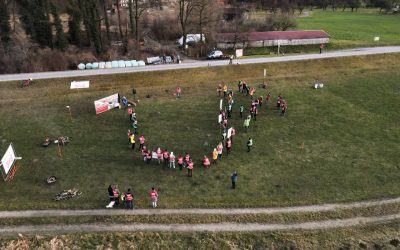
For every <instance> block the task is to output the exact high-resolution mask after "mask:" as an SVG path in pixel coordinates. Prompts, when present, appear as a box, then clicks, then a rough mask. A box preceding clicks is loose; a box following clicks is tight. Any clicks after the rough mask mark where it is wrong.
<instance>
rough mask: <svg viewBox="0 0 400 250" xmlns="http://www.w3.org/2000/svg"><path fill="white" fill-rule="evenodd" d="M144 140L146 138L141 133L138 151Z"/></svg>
mask: <svg viewBox="0 0 400 250" xmlns="http://www.w3.org/2000/svg"><path fill="white" fill-rule="evenodd" d="M145 141H146V139H145V138H144V136H143V135H141V136H140V137H139V151H140V150H142V148H143V146H144V142H145Z"/></svg>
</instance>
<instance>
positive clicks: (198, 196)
mask: <svg viewBox="0 0 400 250" xmlns="http://www.w3.org/2000/svg"><path fill="white" fill-rule="evenodd" d="M399 63H400V55H398V54H394V55H381V56H366V57H352V58H341V59H327V60H313V61H301V62H289V63H275V64H256V65H234V66H226V67H215V68H214V67H212V68H199V69H191V70H175V71H165V72H148V73H134V74H124V75H114V76H96V77H89V78H85V79H90V80H91V87H90V89H88V90H70V89H69V83H70V81H71V79H56V80H38V81H36V84H35V85H33V86H31V87H28V88H19V87H18V86H17V83H0V96H1V97H2V98H1V100H0V107H1V108H0V117H1V118H2V119H1V123H0V136H1V138H0V142H1V145H0V149H1V152H4V151H5V150H6V148H7V146H8V143H10V142H13V144H14V146H15V148H16V151H17V152H18V154H20V155H21V156H22V157H23V159H22V160H21V161H19V162H18V166H19V169H18V171H17V173H16V175H15V178H14V180H13V181H12V182H10V183H4V182H1V183H0V190H1V193H2V197H3V198H2V199H1V200H0V209H2V210H10V209H28V208H36V209H45V208H103V207H104V206H105V205H106V203H107V201H108V194H107V187H108V185H110V184H116V185H118V186H119V188H120V190H121V191H126V190H127V189H128V188H132V189H133V193H134V195H135V198H136V207H149V205H150V204H149V198H148V190H149V188H150V187H151V186H155V187H156V188H157V189H158V191H159V195H160V201H159V207H163V208H181V207H263V206H283V205H299V204H314V203H323V202H339V201H353V200H363V199H375V198H383V197H394V196H399V194H400V186H399V185H398V180H399V178H400V171H399V168H400V160H399V157H398V152H399V151H400V144H399V141H400V128H399V122H400V120H399V117H400V116H399V115H400V114H399V112H400V111H399V110H400V101H399V100H400V98H399V94H400V89H399V81H400V72H399V70H398V66H397V65H398V64H399ZM264 68H266V69H267V71H268V74H269V75H270V76H268V78H267V82H268V90H264V89H261V88H258V87H256V90H257V92H256V96H260V95H263V96H264V97H265V95H266V94H267V93H268V91H271V93H272V96H273V99H272V100H273V103H269V104H267V105H263V106H262V107H261V110H260V113H259V116H258V118H257V121H255V122H253V121H252V123H251V125H250V130H249V131H248V132H247V133H245V132H244V131H243V129H242V124H243V121H242V120H241V119H240V118H239V111H238V108H239V105H240V104H244V105H245V107H246V108H248V107H249V105H250V98H249V97H247V96H245V95H241V94H236V95H235V106H234V112H233V116H232V119H231V120H230V124H232V125H233V126H235V127H236V129H237V135H236V137H235V138H234V143H233V152H232V154H231V155H229V156H228V157H227V156H226V154H225V153H224V156H223V159H222V161H220V162H218V164H217V165H212V166H211V169H209V170H206V169H203V167H202V166H201V165H200V160H201V158H202V156H203V155H204V154H207V155H208V156H209V157H211V152H212V149H213V148H214V147H215V146H216V144H217V143H218V142H219V140H220V135H219V125H218V123H217V114H218V106H219V98H218V97H217V94H216V88H217V85H218V84H219V83H228V84H229V85H231V86H232V87H233V89H234V91H235V93H236V91H237V87H236V84H237V81H238V80H246V81H247V82H248V83H250V85H252V86H257V85H256V83H259V82H260V81H261V79H262V78H261V76H262V72H263V69H264ZM316 82H323V83H324V85H325V86H324V88H323V89H320V90H315V89H313V88H312V84H313V83H316ZM133 85H134V87H135V88H136V89H137V92H138V95H137V96H138V98H139V99H140V104H139V105H138V106H137V108H136V113H137V116H138V121H139V134H143V135H145V137H146V144H147V145H148V147H150V148H151V149H154V148H156V147H157V146H161V147H162V148H167V149H168V150H169V151H173V152H174V153H175V155H179V154H185V153H186V152H188V153H190V154H191V156H192V157H193V158H194V159H195V160H196V164H195V169H194V171H193V178H188V177H186V176H185V172H184V171H182V172H180V171H179V170H177V169H172V170H171V169H163V168H162V165H158V163H156V162H154V161H153V162H152V163H151V164H150V165H146V164H145V163H144V162H143V160H142V159H141V157H140V156H139V151H138V150H137V148H136V150H135V151H134V152H132V150H131V149H129V147H128V139H127V137H126V132H127V130H128V129H129V128H131V126H130V122H129V120H128V115H127V113H126V112H124V111H123V110H111V111H108V112H106V113H104V114H101V115H97V116H96V115H95V111H94V105H93V101H94V100H96V99H99V98H102V97H104V96H108V95H110V94H113V93H116V92H118V93H121V95H122V96H127V97H128V98H130V99H132V98H133V97H132V94H131V90H132V86H133ZM177 85H181V86H182V87H183V96H182V98H181V99H176V98H175V97H174V95H173V92H174V89H175V86H177ZM279 93H281V94H282V95H283V97H284V98H285V99H286V101H287V102H288V113H287V116H285V117H281V116H279V115H278V112H277V111H276V110H275V108H274V107H273V105H274V103H275V99H276V97H277V95H278V94H279ZM146 95H149V98H146ZM66 105H69V106H70V107H71V111H72V118H73V120H72V121H71V120H70V117H69V113H68V110H67V109H66ZM61 135H66V136H69V137H70V141H71V142H70V143H69V144H68V145H67V146H65V147H63V148H62V157H61V158H60V157H59V155H58V150H57V147H56V146H55V145H52V146H50V147H48V148H43V147H41V146H40V144H41V143H42V142H43V140H44V139H45V138H46V137H51V138H55V137H58V136H61ZM249 136H251V137H252V138H253V139H254V148H253V150H252V152H250V153H247V152H246V147H245V144H246V140H247V139H248V137H249ZM301 145H304V147H302V146H301ZM234 170H237V171H238V174H239V180H238V189H236V190H234V191H233V190H231V189H230V174H231V173H232V171H234ZM50 175H55V176H57V177H58V181H57V183H56V184H55V185H53V186H48V185H47V184H46V183H45V179H46V177H47V176H50ZM72 187H75V188H78V189H80V190H81V191H82V192H83V195H82V196H81V197H80V198H77V199H72V200H68V201H61V202H55V201H52V197H53V196H54V195H55V194H57V193H58V192H60V191H62V190H63V189H68V188H72Z"/></svg>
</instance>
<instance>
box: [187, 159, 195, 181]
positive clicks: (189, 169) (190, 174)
mask: <svg viewBox="0 0 400 250" xmlns="http://www.w3.org/2000/svg"><path fill="white" fill-rule="evenodd" d="M193 167H194V163H193V161H192V160H190V161H189V165H188V177H192V174H193Z"/></svg>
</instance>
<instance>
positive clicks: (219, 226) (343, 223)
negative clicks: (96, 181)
mask: <svg viewBox="0 0 400 250" xmlns="http://www.w3.org/2000/svg"><path fill="white" fill-rule="evenodd" d="M399 219H400V214H392V215H385V216H379V217H355V218H350V219H340V220H325V221H312V222H303V223H295V224H259V223H212V224H143V223H130V224H111V223H93V224H75V225H73V224H72V225H35V226H5V227H2V228H0V235H16V234H18V233H22V234H27V235H32V234H33V235H35V234H50V235H61V234H66V233H89V232H133V231H155V232H185V233H186V232H257V231H264V232H265V231H277V230H316V229H330V228H342V227H351V226H365V225H371V224H376V223H380V224H381V223H388V222H392V221H398V220H399Z"/></svg>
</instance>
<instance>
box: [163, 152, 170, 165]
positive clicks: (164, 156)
mask: <svg viewBox="0 0 400 250" xmlns="http://www.w3.org/2000/svg"><path fill="white" fill-rule="evenodd" d="M163 158H164V167H168V165H169V152H168V149H165V150H164V152H163Z"/></svg>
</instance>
